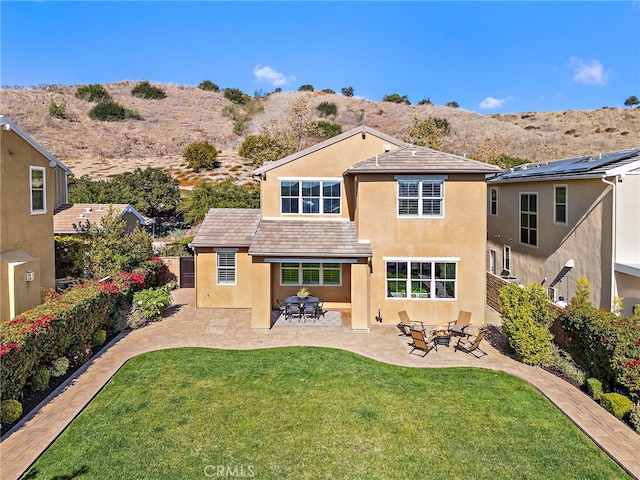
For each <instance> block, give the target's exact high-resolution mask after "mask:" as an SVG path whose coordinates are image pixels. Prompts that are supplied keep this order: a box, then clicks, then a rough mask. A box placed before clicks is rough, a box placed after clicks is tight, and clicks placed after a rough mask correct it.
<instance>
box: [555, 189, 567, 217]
mask: <svg viewBox="0 0 640 480" xmlns="http://www.w3.org/2000/svg"><path fill="white" fill-rule="evenodd" d="M553 196H554V212H553V223H558V224H560V225H566V224H567V186H566V185H556V186H555V187H554V193H553Z"/></svg>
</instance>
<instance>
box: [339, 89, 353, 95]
mask: <svg viewBox="0 0 640 480" xmlns="http://www.w3.org/2000/svg"><path fill="white" fill-rule="evenodd" d="M341 92H342V95H344V96H345V97H353V87H344V88H343V89H342V90H341Z"/></svg>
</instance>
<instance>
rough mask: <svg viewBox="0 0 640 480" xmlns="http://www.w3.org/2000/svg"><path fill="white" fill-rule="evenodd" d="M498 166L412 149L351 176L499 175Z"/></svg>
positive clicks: (373, 161) (363, 165) (371, 162)
mask: <svg viewBox="0 0 640 480" xmlns="http://www.w3.org/2000/svg"><path fill="white" fill-rule="evenodd" d="M499 170H500V169H499V168H498V167H496V166H495V165H489V164H488V163H483V162H478V161H476V160H470V159H468V158H464V157H459V156H458V155H453V154H451V153H446V152H440V151H438V150H432V149H430V148H426V147H417V146H413V145H409V146H406V147H402V148H398V149H397V150H391V151H390V152H387V153H385V154H382V155H378V156H377V157H373V158H369V159H368V160H365V161H363V162H360V163H356V164H355V165H353V166H352V167H350V168H349V169H348V170H347V173H399V174H401V173H407V174H408V173H417V174H425V173H496V172H498V171H499Z"/></svg>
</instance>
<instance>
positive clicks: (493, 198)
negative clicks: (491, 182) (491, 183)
mask: <svg viewBox="0 0 640 480" xmlns="http://www.w3.org/2000/svg"><path fill="white" fill-rule="evenodd" d="M489 214H490V215H494V216H495V215H498V188H497V187H491V188H490V189H489Z"/></svg>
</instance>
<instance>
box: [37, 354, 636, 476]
mask: <svg viewBox="0 0 640 480" xmlns="http://www.w3.org/2000/svg"><path fill="white" fill-rule="evenodd" d="M55 477H57V478H82V479H84V478H87V479H89V478H91V479H101V480H105V479H118V480H125V479H181V480H182V479H186V478H225V477H227V478H230V477H235V478H238V477H245V478H248V477H250V478H260V479H263V478H277V479H281V478H291V479H307V478H309V479H316V478H323V479H327V478H335V479H385V480H387V479H414V478H415V479H425V478H428V479H439V478H441V479H456V478H461V479H462V478H465V479H492V480H493V479H501V478H503V479H510V480H511V479H515V478H517V479H538V478H539V479H545V480H546V479H554V478H555V479H563V480H565V479H573V478H575V479H580V480H584V479H615V478H630V477H629V476H628V475H627V474H626V473H625V472H624V471H623V470H622V469H621V468H620V467H619V466H618V465H617V464H616V463H615V462H614V461H613V460H611V459H610V458H609V457H608V456H607V455H606V454H605V453H604V452H603V451H601V450H600V449H599V448H598V447H597V446H596V445H595V444H594V443H593V442H591V441H590V440H589V439H588V437H586V436H585V435H584V434H583V433H582V432H581V431H580V430H579V429H578V428H577V427H576V426H574V425H573V423H571V422H570V421H569V420H568V419H567V418H566V417H565V416H564V415H563V414H562V413H561V412H560V411H558V410H557V409H556V408H555V407H554V406H552V405H551V403H549V402H548V401H547V400H546V399H545V398H544V397H543V396H542V395H541V394H539V393H538V392H537V391H536V390H534V389H533V388H532V387H531V386H529V385H528V384H527V383H525V382H523V381H521V380H520V379H518V378H516V377H513V376H510V375H507V374H505V373H502V372H495V371H491V370H484V369H473V368H447V369H417V368H406V367H398V366H393V365H387V364H384V363H379V362H376V361H374V360H370V359H368V358H364V357H361V356H358V355H355V354H352V353H349V352H345V351H341V350H333V349H324V348H300V347H290V348H279V349H265V350H251V351H224V350H211V349H198V348H184V349H173V350H164V351H157V352H152V353H148V354H145V355H142V356H140V357H137V358H135V359H132V360H130V361H129V362H127V364H126V365H125V366H124V367H123V368H122V369H121V370H120V371H119V372H118V373H117V374H116V375H115V376H114V377H113V378H112V380H111V381H110V382H109V383H108V384H107V385H106V386H105V388H104V389H103V390H102V391H101V392H100V394H99V395H98V396H97V397H96V398H95V399H94V400H93V401H92V402H91V404H90V405H89V406H88V407H87V408H86V409H85V411H84V412H83V413H82V414H81V415H80V416H79V417H78V418H76V419H75V420H74V421H73V422H72V423H71V425H70V426H69V427H68V428H67V429H66V430H65V431H64V432H63V433H62V435H61V436H60V437H59V438H58V439H57V440H56V441H55V442H54V443H53V444H52V445H51V447H50V448H49V449H48V450H47V451H46V452H45V453H44V454H43V455H42V456H41V457H40V458H39V459H38V460H37V461H36V463H35V464H34V465H33V466H32V467H31V469H30V470H29V472H28V473H27V475H26V478H38V479H52V478H55Z"/></svg>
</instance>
